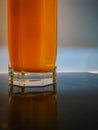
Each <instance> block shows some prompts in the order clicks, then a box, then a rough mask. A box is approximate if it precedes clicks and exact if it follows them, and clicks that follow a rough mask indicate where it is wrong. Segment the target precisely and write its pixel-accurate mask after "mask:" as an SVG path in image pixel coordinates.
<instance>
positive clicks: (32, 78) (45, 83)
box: [9, 66, 56, 94]
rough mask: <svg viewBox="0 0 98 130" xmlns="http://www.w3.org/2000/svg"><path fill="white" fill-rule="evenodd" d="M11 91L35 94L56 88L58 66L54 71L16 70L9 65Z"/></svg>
mask: <svg viewBox="0 0 98 130" xmlns="http://www.w3.org/2000/svg"><path fill="white" fill-rule="evenodd" d="M9 88H10V93H16V94H32V93H33V94H35V93H44V92H47V93H49V92H54V93H55V90H56V67H55V69H54V71H53V72H44V73H35V72H34V73H33V72H32V73H31V72H15V71H13V69H12V68H11V67H10V66H9Z"/></svg>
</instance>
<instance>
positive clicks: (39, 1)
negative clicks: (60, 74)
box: [8, 0, 57, 86]
mask: <svg viewBox="0 0 98 130" xmlns="http://www.w3.org/2000/svg"><path fill="white" fill-rule="evenodd" d="M8 12H9V13H8V39H9V40H8V41H9V42H8V43H9V44H8V47H9V56H10V65H9V82H10V83H12V84H15V85H18V86H37V85H38V86H45V85H47V84H52V83H53V82H54V80H55V61H56V48H57V0H8Z"/></svg>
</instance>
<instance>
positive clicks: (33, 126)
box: [9, 94, 57, 130]
mask: <svg viewBox="0 0 98 130" xmlns="http://www.w3.org/2000/svg"><path fill="white" fill-rule="evenodd" d="M9 127H10V130H57V102H56V97H55V95H53V94H50V95H34V96H15V95H12V96H11V97H10V100H9Z"/></svg>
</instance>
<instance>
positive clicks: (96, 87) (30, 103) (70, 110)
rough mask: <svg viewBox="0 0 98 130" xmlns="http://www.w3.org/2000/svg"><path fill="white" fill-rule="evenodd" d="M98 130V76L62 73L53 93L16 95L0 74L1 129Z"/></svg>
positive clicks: (4, 75) (58, 77) (5, 76)
mask: <svg viewBox="0 0 98 130" xmlns="http://www.w3.org/2000/svg"><path fill="white" fill-rule="evenodd" d="M18 129H19V130H88V129H89V130H98V74H91V73H58V74H57V84H55V86H53V91H51V92H50V91H49V92H44V93H32V94H30V95H25V94H22V95H17V94H13V93H12V91H11V89H10V85H9V84H8V75H7V74H0V130H18Z"/></svg>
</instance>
